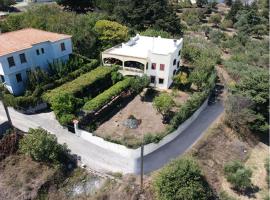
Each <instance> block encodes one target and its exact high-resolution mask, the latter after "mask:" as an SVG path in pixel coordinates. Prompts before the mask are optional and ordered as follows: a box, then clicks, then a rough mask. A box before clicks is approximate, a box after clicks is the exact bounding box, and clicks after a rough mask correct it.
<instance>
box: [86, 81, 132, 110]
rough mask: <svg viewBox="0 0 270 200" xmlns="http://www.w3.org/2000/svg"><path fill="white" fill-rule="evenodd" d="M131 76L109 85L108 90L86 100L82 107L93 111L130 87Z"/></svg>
mask: <svg viewBox="0 0 270 200" xmlns="http://www.w3.org/2000/svg"><path fill="white" fill-rule="evenodd" d="M132 79H133V78H126V79H124V80H123V81H120V82H118V83H116V84H115V85H113V86H112V87H110V88H109V89H108V90H105V91H104V92H103V93H101V94H100V95H98V96H96V97H95V98H93V99H91V100H90V101H88V102H86V104H85V105H84V106H83V109H84V110H86V111H88V112H94V111H96V110H97V109H99V108H101V107H102V106H104V105H105V104H107V103H109V102H110V101H111V100H112V98H113V97H115V96H117V95H119V94H120V93H121V92H122V91H124V90H126V89H127V88H129V87H130V85H131V83H132Z"/></svg>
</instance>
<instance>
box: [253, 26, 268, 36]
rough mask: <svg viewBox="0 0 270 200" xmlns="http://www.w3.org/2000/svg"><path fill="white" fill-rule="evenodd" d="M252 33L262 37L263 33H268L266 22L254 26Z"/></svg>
mask: <svg viewBox="0 0 270 200" xmlns="http://www.w3.org/2000/svg"><path fill="white" fill-rule="evenodd" d="M252 33H253V34H254V35H255V36H256V37H257V38H261V37H262V36H263V35H267V34H268V30H267V27H266V26H265V25H264V24H258V25H255V26H254V27H253V30H252Z"/></svg>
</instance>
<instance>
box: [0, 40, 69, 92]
mask: <svg viewBox="0 0 270 200" xmlns="http://www.w3.org/2000/svg"><path fill="white" fill-rule="evenodd" d="M62 42H64V43H65V47H66V50H65V51H61V47H60V44H61V43H62ZM41 48H43V49H44V54H42V52H41ZM37 49H39V52H40V54H39V55H37V53H36V50H37ZM22 53H24V54H25V57H26V61H27V62H26V63H23V64H22V63H21V61H20V56H19V55H20V54H22ZM71 53H72V43H71V39H65V40H60V41H57V42H54V43H51V42H43V43H39V44H35V45H33V46H32V48H30V49H25V50H21V51H17V52H15V53H12V54H8V55H5V56H0V75H3V76H4V78H5V85H6V87H7V89H8V90H9V91H10V92H11V93H13V94H14V95H19V94H21V93H22V92H23V91H24V88H25V84H24V82H25V81H26V80H27V75H26V71H27V70H31V69H34V68H36V67H40V68H41V69H44V70H46V69H47V68H48V63H51V62H53V60H55V59H61V60H63V61H65V60H67V59H68V58H69V55H70V54H71ZM11 56H13V58H14V61H15V66H13V67H9V64H8V61H7V58H8V57H11ZM18 73H20V74H21V76H22V80H23V81H22V82H19V83H17V80H16V74H18Z"/></svg>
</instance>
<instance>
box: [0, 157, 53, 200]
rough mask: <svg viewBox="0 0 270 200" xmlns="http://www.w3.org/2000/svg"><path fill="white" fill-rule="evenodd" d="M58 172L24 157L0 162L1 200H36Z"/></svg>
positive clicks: (8, 158)
mask: <svg viewBox="0 0 270 200" xmlns="http://www.w3.org/2000/svg"><path fill="white" fill-rule="evenodd" d="M55 172H56V170H55V169H53V168H50V167H48V166H46V165H44V164H41V163H37V162H34V161H32V159H31V158H29V157H27V156H23V155H12V156H9V157H7V158H6V159H5V160H3V161H2V162H0V199H5V200H16V199H20V200H23V199H34V198H35V197H36V196H37V194H38V191H39V189H40V188H41V186H42V185H43V184H44V183H46V182H47V180H48V179H50V178H51V177H53V175H54V174H55Z"/></svg>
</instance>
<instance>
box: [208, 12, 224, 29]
mask: <svg viewBox="0 0 270 200" xmlns="http://www.w3.org/2000/svg"><path fill="white" fill-rule="evenodd" d="M221 19H222V17H221V15H220V14H213V15H211V16H210V19H209V22H210V23H213V24H214V26H215V27H218V25H219V24H220V22H221Z"/></svg>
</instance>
